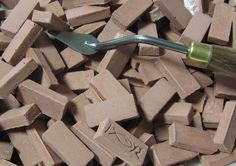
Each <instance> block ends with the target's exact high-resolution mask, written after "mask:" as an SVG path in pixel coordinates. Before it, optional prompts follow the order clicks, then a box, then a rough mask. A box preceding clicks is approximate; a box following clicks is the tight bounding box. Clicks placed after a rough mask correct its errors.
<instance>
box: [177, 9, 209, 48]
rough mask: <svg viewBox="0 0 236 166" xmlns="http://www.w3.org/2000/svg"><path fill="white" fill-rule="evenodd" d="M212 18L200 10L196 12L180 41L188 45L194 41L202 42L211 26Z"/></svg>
mask: <svg viewBox="0 0 236 166" xmlns="http://www.w3.org/2000/svg"><path fill="white" fill-rule="evenodd" d="M211 19H212V18H211V17H210V16H209V15H207V14H203V13H202V12H200V11H199V12H197V13H195V14H194V16H193V17H192V19H191V20H190V22H189V24H188V26H187V27H186V29H185V30H184V32H183V33H182V35H181V38H180V41H181V42H182V43H184V44H186V45H190V44H191V43H192V42H193V41H194V42H201V41H202V39H203V38H204V36H205V35H206V33H207V31H208V29H209V27H210V24H211ZM199 25H201V26H199Z"/></svg>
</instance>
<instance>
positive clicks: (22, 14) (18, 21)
mask: <svg viewBox="0 0 236 166" xmlns="http://www.w3.org/2000/svg"><path fill="white" fill-rule="evenodd" d="M37 8H39V3H38V1H37V0H32V1H30V2H29V1H27V0H20V1H19V3H17V5H16V6H15V7H14V9H13V10H12V12H11V13H10V15H9V16H8V17H7V19H6V20H5V21H4V22H3V24H2V25H1V30H2V31H3V32H4V33H5V34H6V35H7V36H10V37H13V36H15V34H16V33H17V32H18V31H19V29H20V28H21V26H22V25H23V24H24V22H25V21H26V20H27V18H29V17H30V14H31V13H32V11H33V10H34V9H37Z"/></svg>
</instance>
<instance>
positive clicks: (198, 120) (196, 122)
mask: <svg viewBox="0 0 236 166" xmlns="http://www.w3.org/2000/svg"><path fill="white" fill-rule="evenodd" d="M192 125H193V127H196V128H199V129H203V125H202V116H201V114H200V113H199V112H196V113H195V114H194V116H193V120H192Z"/></svg>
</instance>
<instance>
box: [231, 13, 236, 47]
mask: <svg viewBox="0 0 236 166" xmlns="http://www.w3.org/2000/svg"><path fill="white" fill-rule="evenodd" d="M235 15H236V13H235V12H234V14H233V21H232V24H233V25H232V47H233V48H236V19H235Z"/></svg>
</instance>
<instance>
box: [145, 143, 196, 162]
mask: <svg viewBox="0 0 236 166" xmlns="http://www.w3.org/2000/svg"><path fill="white" fill-rule="evenodd" d="M197 155H198V153H196V152H191V151H187V150H184V149H179V148H175V147H172V146H170V145H169V144H168V142H163V143H159V144H156V145H153V146H152V147H151V149H150V154H149V156H150V158H151V160H152V163H153V165H175V164H178V163H181V162H183V161H187V160H191V159H193V158H195V157H196V156H197Z"/></svg>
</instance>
